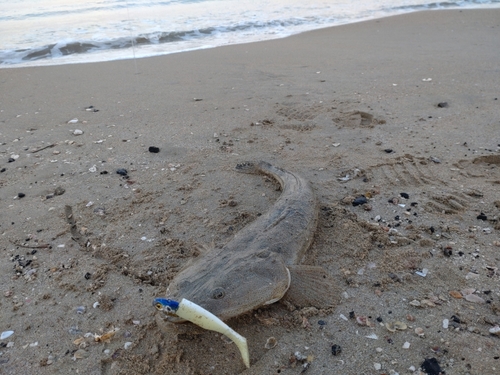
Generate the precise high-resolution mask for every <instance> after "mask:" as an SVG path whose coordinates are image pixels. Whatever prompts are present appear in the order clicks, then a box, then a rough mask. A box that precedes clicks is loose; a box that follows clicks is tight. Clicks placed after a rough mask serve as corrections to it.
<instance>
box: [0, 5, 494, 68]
mask: <svg viewBox="0 0 500 375" xmlns="http://www.w3.org/2000/svg"><path fill="white" fill-rule="evenodd" d="M484 7H500V0H460V1H458V0H457V1H453V0H449V1H444V2H432V1H425V0H365V1H360V0H358V1H352V0H351V1H349V0H344V1H342V0H156V1H155V0H153V1H145V0H0V67H1V68H6V67H18V66H27V65H55V64H70V63H82V62H94V61H106V60H118V59H131V58H141V57H147V56H156V55H163V54H169V53H177V52H183V51H189V50H194V49H201V48H212V47H217V46H222V45H228V44H239V43H248V42H253V41H260V40H268V39H276V38H282V37H286V36H289V35H292V34H296V33H300V32H303V31H308V30H313V29H318V28H323V27H329V26H334V25H340V24H346V23H352V22H358V21H362V20H368V19H374V18H380V17H385V16H389V15H395V14H401V13H408V12H414V11H419V10H425V9H447V8H484Z"/></svg>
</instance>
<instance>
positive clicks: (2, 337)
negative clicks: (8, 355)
mask: <svg viewBox="0 0 500 375" xmlns="http://www.w3.org/2000/svg"><path fill="white" fill-rule="evenodd" d="M13 334H14V331H3V332H2V334H1V335H0V340H4V339H6V338H7V337H10V336H12V335H13Z"/></svg>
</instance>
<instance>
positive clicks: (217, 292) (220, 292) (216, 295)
mask: <svg viewBox="0 0 500 375" xmlns="http://www.w3.org/2000/svg"><path fill="white" fill-rule="evenodd" d="M225 295H226V292H225V291H224V289H222V288H215V289H214V290H213V292H212V298H213V299H221V298H224V296H225Z"/></svg>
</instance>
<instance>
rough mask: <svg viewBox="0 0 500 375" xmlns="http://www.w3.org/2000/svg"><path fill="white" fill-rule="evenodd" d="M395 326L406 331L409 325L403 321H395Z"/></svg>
mask: <svg viewBox="0 0 500 375" xmlns="http://www.w3.org/2000/svg"><path fill="white" fill-rule="evenodd" d="M394 328H396V329H397V330H398V331H404V330H405V329H406V328H408V326H407V325H406V324H405V323H403V322H399V321H398V322H394Z"/></svg>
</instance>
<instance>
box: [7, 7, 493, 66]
mask: <svg viewBox="0 0 500 375" xmlns="http://www.w3.org/2000/svg"><path fill="white" fill-rule="evenodd" d="M489 9H493V10H494V9H500V7H492V8H486V9H484V8H481V9H476V8H472V9H470V8H466V9H464V8H455V9H433V10H417V11H412V12H408V13H400V14H392V15H387V16H381V17H376V18H370V19H362V20H357V21H353V22H349V23H340V24H338V25H333V26H325V27H319V28H316V29H311V30H305V31H300V32H296V33H292V34H290V35H287V36H282V37H277V38H269V39H262V40H257V41H248V42H242V43H230V44H225V45H218V46H201V47H193V48H187V49H185V50H180V51H172V52H166V53H163V54H159V55H150V56H142V57H135V54H136V52H135V51H132V52H131V54H132V55H133V57H123V58H117V59H111V60H95V61H92V60H89V61H69V62H55V63H52V62H47V63H42V64H41V65H22V64H24V63H21V64H14V65H6V66H0V69H12V68H36V67H41V66H60V65H75V64H92V63H102V62H113V61H123V60H138V59H147V58H154V57H162V56H168V55H172V54H179V53H185V52H193V51H202V50H206V49H214V48H221V47H222V48H223V47H230V46H238V45H246V44H252V43H260V42H268V41H273V40H280V39H286V38H290V37H294V36H297V35H300V34H303V33H309V32H315V31H321V30H326V29H330V28H336V27H339V26H340V27H341V26H347V25H353V24H358V23H364V22H377V21H378V20H382V19H386V18H391V17H399V16H405V15H410V14H415V13H427V12H440V11H464V10H465V11H469V10H472V11H476V10H478V11H487V10H489ZM149 46H150V47H154V45H149ZM107 52H111V51H107ZM107 52H106V53H107ZM85 56H90V55H89V54H83V55H82V58H83V59H85ZM31 63H33V64H37V62H36V61H30V62H27V63H26V64H31Z"/></svg>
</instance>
